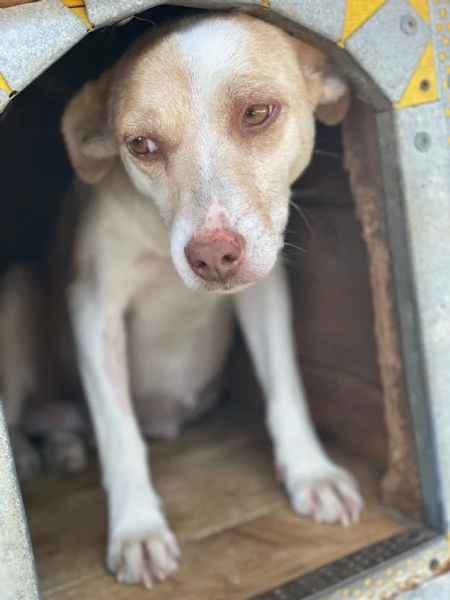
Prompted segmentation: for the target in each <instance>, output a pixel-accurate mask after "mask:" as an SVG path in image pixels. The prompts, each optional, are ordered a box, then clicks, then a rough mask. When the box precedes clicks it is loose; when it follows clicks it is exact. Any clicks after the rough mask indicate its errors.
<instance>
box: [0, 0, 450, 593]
mask: <svg viewBox="0 0 450 600" xmlns="http://www.w3.org/2000/svg"><path fill="white" fill-rule="evenodd" d="M178 4H179V5H182V6H183V7H190V8H196V9H205V10H206V9H223V10H228V9H234V8H237V7H245V8H246V10H251V11H253V12H254V13H255V14H256V15H257V16H259V17H260V18H262V19H267V20H269V21H271V22H273V23H275V24H277V25H279V26H280V27H284V28H285V29H286V30H288V31H289V32H291V33H292V34H294V35H297V36H298V37H300V38H302V39H304V40H305V41H307V42H309V43H312V44H316V45H318V46H319V47H321V48H322V49H323V50H324V51H326V52H328V53H329V54H330V55H331V56H332V57H333V59H334V60H335V61H336V63H337V64H338V65H340V67H341V68H342V70H343V71H344V72H345V73H346V74H347V75H348V76H349V78H350V80H351V82H352V84H353V88H354V94H353V99H352V106H351V110H350V113H349V115H348V117H347V118H346V121H345V122H344V124H343V126H342V127H341V128H335V129H330V130H328V129H326V128H319V130H318V137H317V151H316V154H315V157H314V160H313V162H312V164H311V166H310V167H309V169H308V171H307V172H306V173H305V175H304V176H303V177H302V178H301V180H300V181H299V182H298V185H296V186H295V189H294V191H293V208H294V210H293V211H292V218H291V222H290V224H289V228H288V232H287V238H286V239H287V246H286V259H287V263H288V267H289V273H290V279H291V284H292V285H291V287H292V293H293V297H294V306H295V328H296V334H297V338H298V339H297V341H298V349H299V360H300V362H301V364H302V369H303V373H304V377H305V380H306V385H307V388H308V393H309V398H310V403H311V408H312V412H313V415H314V418H315V421H316V424H317V426H318V427H319V431H321V432H322V433H323V436H324V438H325V439H326V440H327V441H328V442H329V447H330V448H331V451H332V453H335V454H336V455H338V456H339V460H340V461H341V462H342V461H343V462H344V463H345V464H346V465H347V466H348V467H349V468H350V469H352V470H353V471H354V473H355V474H356V475H357V477H358V479H359V480H360V481H361V484H362V489H363V492H364V496H365V499H366V502H367V508H366V511H365V513H364V515H363V518H362V520H361V522H360V523H359V524H358V525H355V526H354V527H352V528H350V529H348V530H342V529H340V528H339V527H334V526H333V527H329V526H318V525H314V524H312V523H309V522H307V521H306V520H302V519H299V518H297V517H295V516H294V515H292V514H291V513H290V511H289V510H288V508H287V505H286V501H285V499H284V496H283V494H282V492H281V490H279V489H278V487H277V486H276V485H275V483H274V481H273V476H272V473H271V462H270V451H269V447H268V445H267V443H266V439H265V435H264V433H263V429H262V428H260V427H258V425H255V421H257V422H259V421H260V419H259V417H257V418H256V419H255V415H259V412H260V411H259V402H258V396H259V391H258V389H257V386H256V384H255V381H254V379H253V376H252V372H251V368H250V365H249V361H248V359H247V358H246V355H245V351H244V349H243V345H242V343H241V342H240V340H239V339H237V340H236V343H235V345H234V349H233V353H232V356H231V359H230V364H229V371H228V378H227V386H226V387H227V390H226V396H227V398H226V399H225V400H224V403H223V406H222V407H220V408H219V409H218V411H219V413H218V414H219V416H217V414H212V415H211V416H210V417H208V419H206V420H204V421H202V422H200V423H199V424H198V425H195V426H193V427H192V428H189V429H188V430H186V432H185V434H184V435H183V436H182V437H181V439H180V440H179V441H178V442H175V443H174V445H173V446H166V445H164V446H163V445H162V446H159V445H158V446H156V448H155V452H154V455H155V463H156V464H155V471H156V478H157V479H158V478H159V479H160V481H159V482H158V484H159V488H160V489H161V493H162V496H163V498H164V500H165V502H166V506H167V511H168V515H169V518H170V519H171V520H172V521H173V525H174V528H175V531H176V533H177V534H178V536H179V538H180V540H181V543H182V546H183V552H184V553H183V565H182V568H181V570H180V572H179V573H177V574H176V575H175V576H174V577H173V578H172V579H170V580H169V581H167V582H165V583H164V584H162V585H161V586H160V587H157V588H155V589H154V590H152V591H151V592H148V591H144V590H141V589H139V588H128V587H121V586H118V585H116V584H115V583H114V582H113V579H112V578H111V577H110V576H109V575H108V574H107V573H106V572H105V571H104V569H103V556H102V553H101V548H102V543H103V539H104V532H105V529H104V520H105V515H104V507H103V500H102V494H101V491H100V486H99V481H98V474H97V472H96V469H95V464H94V461H93V464H92V465H91V466H90V467H89V469H88V471H87V473H86V474H83V475H82V476H79V477H74V478H73V479H68V480H62V481H58V480H56V479H51V478H41V479H40V480H38V481H36V482H31V483H30V484H27V485H25V486H24V487H23V490H22V493H23V498H24V505H25V510H26V515H27V519H25V513H24V512H23V508H22V501H21V499H20V494H19V491H18V485H17V483H16V480H15V472H14V466H13V461H12V459H11V454H10V449H9V443H8V436H7V432H6V427H5V424H4V423H3V421H2V419H1V418H0V490H1V491H0V597H1V598H2V600H19V599H24V600H32V599H37V598H39V597H41V595H40V594H42V597H45V598H55V599H56V598H58V599H59V598H60V599H61V600H68V599H70V598H77V599H78V600H88V599H94V598H95V599H97V598H117V599H125V598H137V599H138V598H149V597H154V598H156V599H160V600H164V599H166V598H186V599H192V600H194V599H195V600H203V599H207V598H208V599H210V600H219V599H222V598H230V599H244V598H251V597H260V598H267V599H274V600H275V599H276V598H279V599H280V600H283V599H286V600H288V599H289V600H290V599H292V600H294V599H295V600H297V599H301V598H330V599H338V598H377V599H378V598H379V599H381V598H396V597H399V598H405V599H409V598H411V599H412V598H420V599H424V600H426V599H428V598H429V599H432V600H438V599H439V598H448V596H449V593H448V589H450V578H449V577H450V576H449V575H448V574H447V571H448V569H449V565H450V562H449V561H450V549H449V546H448V538H447V535H448V531H449V528H450V368H449V364H450V358H449V357H450V326H449V323H450V276H449V274H450V191H449V190H450V186H449V183H450V177H449V173H450V90H449V88H450V43H449V40H450V3H449V2H448V1H446V0H261V1H258V0H189V1H187V0H186V1H185V0H183V1H182V2H181V1H180V2H178ZM158 5H161V6H158ZM0 7H2V8H1V10H0V110H3V111H4V112H3V115H2V120H1V123H0V183H1V185H0V190H1V198H0V215H1V217H0V263H1V269H2V270H3V269H5V268H6V266H7V265H8V264H9V263H10V262H11V261H22V262H33V261H36V262H38V263H39V262H40V260H41V259H42V252H43V248H44V246H45V241H46V239H47V238H48V236H49V235H50V231H51V228H52V224H53V222H54V217H55V215H56V213H57V210H58V199H59V198H60V197H61V195H62V193H63V191H64V188H65V186H66V185H67V182H68V181H69V179H70V170H69V168H68V163H67V160H66V159H65V157H64V152H63V150H62V143H61V140H60V138H59V134H58V127H59V118H60V114H61V110H62V108H63V106H64V104H65V103H66V102H67V100H68V98H69V97H70V95H71V94H72V93H73V92H74V91H75V90H76V89H77V87H79V86H80V85H81V84H82V83H83V82H84V81H85V80H86V79H87V78H88V77H92V76H94V75H96V74H98V73H99V72H100V70H101V69H104V68H105V67H106V66H107V65H108V64H109V63H110V62H112V61H113V60H114V58H115V57H116V56H118V55H119V54H120V53H121V51H122V50H123V49H124V48H125V47H126V45H127V44H128V43H129V41H130V40H131V39H133V38H134V37H135V36H136V35H137V34H138V33H139V32H140V31H143V30H145V29H146V28H148V27H151V26H152V25H151V24H152V23H154V22H157V21H158V19H160V18H166V17H170V16H171V15H172V14H173V13H177V12H178V11H179V10H184V9H185V8H183V9H181V8H179V7H178V8H177V7H169V6H166V5H165V3H164V2H159V1H158V0H117V1H116V2H108V1H107V0H85V1H83V0H37V1H35V2H33V1H27V0H0ZM144 11H145V12H144ZM133 15H135V18H131V19H130V17H133ZM88 33H89V35H87V34H88ZM15 96H17V98H15ZM19 158H20V159H21V160H25V161H27V164H28V163H29V168H28V167H27V177H24V176H23V171H19V170H15V169H16V168H17V162H18V159H19ZM44 189H45V196H46V197H44V195H43V191H42V190H44ZM40 190H41V191H40ZM295 209H297V210H298V212H297V211H296V210H295ZM24 215H26V218H25V216H24ZM249 400H250V401H249ZM243 406H245V409H244V408H243ZM249 412H252V418H251V419H247V420H248V421H249V422H248V423H246V415H247V414H249ZM163 462H165V463H166V464H167V462H170V468H169V469H166V470H165V471H164V473H163V472H162V470H161V469H158V464H162V463H163ZM180 497H182V498H183V508H182V509H180V508H179V507H178V506H177V498H180ZM202 503H204V506H202V507H200V504H202ZM205 506H206V508H205ZM28 529H29V532H30V536H29V534H28ZM30 540H31V544H30ZM32 548H33V551H32ZM35 562H36V565H37V575H36V571H35ZM38 581H39V583H38ZM446 590H447V591H446Z"/></svg>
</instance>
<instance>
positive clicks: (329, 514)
mask: <svg viewBox="0 0 450 600" xmlns="http://www.w3.org/2000/svg"><path fill="white" fill-rule="evenodd" d="M286 487H287V490H288V493H289V496H290V500H291V506H292V508H293V509H294V510H295V512H297V513H298V514H300V515H302V516H306V517H310V518H312V519H313V520H314V521H315V522H316V523H340V524H341V525H343V526H344V527H348V526H349V525H351V524H352V523H356V522H357V521H358V520H359V516H360V513H361V511H362V509H363V506H364V501H363V499H362V496H361V494H360V492H359V489H358V484H357V483H356V481H355V479H354V478H353V476H352V475H350V473H348V472H347V471H345V470H344V469H341V468H340V467H338V466H336V465H334V464H333V463H332V462H326V463H324V464H322V465H321V466H320V467H318V468H316V469H308V470H307V471H306V470H305V473H301V472H297V473H296V475H295V476H294V477H290V478H288V479H287V481H286Z"/></svg>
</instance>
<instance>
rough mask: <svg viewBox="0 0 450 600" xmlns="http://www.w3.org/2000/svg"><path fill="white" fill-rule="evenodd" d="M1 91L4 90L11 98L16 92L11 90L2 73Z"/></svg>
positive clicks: (0, 75) (0, 80)
mask: <svg viewBox="0 0 450 600" xmlns="http://www.w3.org/2000/svg"><path fill="white" fill-rule="evenodd" d="M0 89H1V90H4V91H5V92H6V93H7V94H8V96H9V97H11V96H14V90H13V89H11V88H10V87H9V84H8V82H7V81H6V79H5V78H4V77H3V75H2V74H1V73H0Z"/></svg>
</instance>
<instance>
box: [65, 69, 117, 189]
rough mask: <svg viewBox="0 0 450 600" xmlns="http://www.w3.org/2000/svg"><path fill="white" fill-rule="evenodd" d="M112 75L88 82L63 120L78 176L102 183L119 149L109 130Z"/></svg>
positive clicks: (69, 152) (70, 104)
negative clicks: (109, 95)
mask: <svg viewBox="0 0 450 600" xmlns="http://www.w3.org/2000/svg"><path fill="white" fill-rule="evenodd" d="M110 83H111V74H110V72H106V73H105V74H104V75H102V76H101V77H100V78H99V79H97V80H96V81H89V82H88V83H86V84H85V85H84V86H83V87H82V88H81V90H80V91H79V92H78V93H77V94H76V95H75V96H74V97H73V98H72V100H71V101H70V102H69V104H68V106H67V108H66V110H65V111H64V115H63V118H62V134H63V137H64V141H65V143H66V148H67V152H68V154H69V157H70V161H71V163H72V166H73V168H74V169H75V172H76V173H77V175H78V177H79V178H80V179H81V180H82V181H85V182H86V183H96V182H97V181H100V180H101V179H102V178H103V177H104V176H105V175H106V173H107V172H108V171H109V169H110V167H111V166H112V164H113V162H114V157H115V155H116V154H117V147H116V145H115V143H114V139H113V136H112V135H111V133H110V131H109V127H108V116H107V113H108V111H107V103H108V94H109V89H110Z"/></svg>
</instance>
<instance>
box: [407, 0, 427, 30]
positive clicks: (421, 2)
mask: <svg viewBox="0 0 450 600" xmlns="http://www.w3.org/2000/svg"><path fill="white" fill-rule="evenodd" d="M408 2H409V4H410V5H411V6H412V7H413V8H414V10H415V11H416V13H417V14H418V15H420V16H421V17H422V19H423V20H424V21H425V23H428V24H429V23H430V6H429V4H428V0H408Z"/></svg>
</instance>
